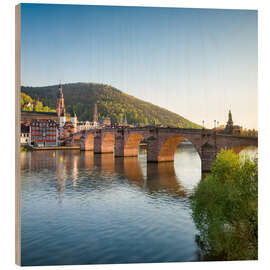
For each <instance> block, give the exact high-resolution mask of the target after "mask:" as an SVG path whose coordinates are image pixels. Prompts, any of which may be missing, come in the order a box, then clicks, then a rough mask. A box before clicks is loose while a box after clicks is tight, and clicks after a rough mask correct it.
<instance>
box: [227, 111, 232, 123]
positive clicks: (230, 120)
mask: <svg viewBox="0 0 270 270" xmlns="http://www.w3.org/2000/svg"><path fill="white" fill-rule="evenodd" d="M227 124H228V125H230V126H232V125H233V120H232V112H231V110H229V117H228V122H227Z"/></svg>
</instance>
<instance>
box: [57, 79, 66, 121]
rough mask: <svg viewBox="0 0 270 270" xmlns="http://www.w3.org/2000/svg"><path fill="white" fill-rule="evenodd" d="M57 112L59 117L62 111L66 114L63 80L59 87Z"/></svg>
mask: <svg viewBox="0 0 270 270" xmlns="http://www.w3.org/2000/svg"><path fill="white" fill-rule="evenodd" d="M56 113H57V116H58V118H59V117H60V116H61V114H62V113H64V114H66V109H65V104H64V95H63V89H62V85H61V82H60V84H59V87H58V94H57V101H56Z"/></svg>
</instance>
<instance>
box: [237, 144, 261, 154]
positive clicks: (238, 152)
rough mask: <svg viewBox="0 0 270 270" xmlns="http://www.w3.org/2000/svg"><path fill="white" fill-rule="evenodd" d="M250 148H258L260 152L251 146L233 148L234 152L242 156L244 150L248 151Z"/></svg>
mask: <svg viewBox="0 0 270 270" xmlns="http://www.w3.org/2000/svg"><path fill="white" fill-rule="evenodd" d="M250 148H256V149H257V150H258V147H257V146H251V145H246V144H245V145H238V146H234V147H232V150H233V151H234V152H235V153H236V154H240V153H241V152H243V151H244V150H248V149H250Z"/></svg>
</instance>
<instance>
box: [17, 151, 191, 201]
mask: <svg viewBox="0 0 270 270" xmlns="http://www.w3.org/2000/svg"><path fill="white" fill-rule="evenodd" d="M144 162H145V160H144V159H143V158H142V159H140V160H139V159H138V158H137V157H127V158H115V157H114V155H113V154H95V155H94V154H93V152H92V151H84V152H80V151H36V152H32V153H23V154H22V155H21V168H22V170H30V171H32V172H36V173H38V172H40V171H42V170H48V171H51V172H54V171H55V172H56V180H57V190H58V191H59V192H63V191H64V189H65V186H66V181H67V178H71V180H72V186H73V187H78V185H79V184H78V179H79V178H80V176H81V175H82V173H83V172H84V176H85V177H91V176H93V175H94V176H95V175H98V174H101V175H103V177H105V178H106V179H112V177H113V176H114V175H118V176H120V177H121V176H122V177H124V178H125V179H126V180H128V182H129V184H130V185H132V186H137V187H140V188H141V189H142V190H145V191H146V192H150V193H153V194H154V193H156V192H159V193H168V194H170V195H173V196H185V195H186V193H185V191H184V188H183V186H182V185H181V182H180V181H179V179H178V177H177V175H176V172H175V168H174V163H173V162H163V163H148V164H147V165H144V166H146V175H145V173H144V172H143V170H142V163H144ZM84 184H86V183H84Z"/></svg>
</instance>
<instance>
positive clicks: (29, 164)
mask: <svg viewBox="0 0 270 270" xmlns="http://www.w3.org/2000/svg"><path fill="white" fill-rule="evenodd" d="M21 170H22V180H21V187H22V193H21V236H22V237H21V246H22V253H21V255H22V264H23V265H58V264H99V263H135V262H175V261H196V260H198V255H197V254H198V249H197V246H196V243H195V241H194V240H195V234H196V233H197V231H196V228H195V225H194V223H193V221H192V218H191V210H190V200H189V198H188V197H189V195H190V194H191V191H192V188H193V187H194V186H195V185H196V184H197V183H198V182H199V181H200V178H201V164H200V158H199V156H198V154H197V153H196V151H195V150H194V148H193V147H192V146H184V145H182V146H180V148H179V149H178V150H177V153H176V154H175V162H174V163H173V162H169V163H161V164H147V162H146V155H145V151H144V150H143V149H140V155H139V158H114V156H113V155H112V154H103V155H93V152H89V151H87V152H80V151H76V150H73V151H71V150H70V151H36V152H32V153H31V152H27V153H21Z"/></svg>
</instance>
